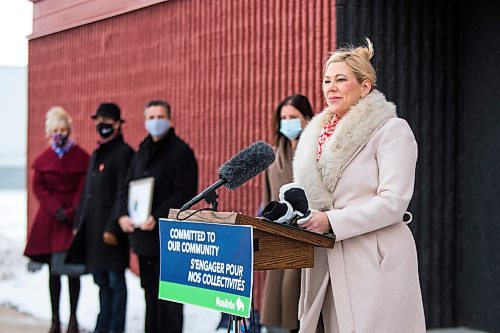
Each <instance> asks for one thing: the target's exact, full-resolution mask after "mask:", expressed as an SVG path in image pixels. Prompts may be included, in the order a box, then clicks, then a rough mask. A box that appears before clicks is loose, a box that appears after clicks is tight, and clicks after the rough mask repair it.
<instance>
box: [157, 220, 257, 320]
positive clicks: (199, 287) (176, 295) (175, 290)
mask: <svg viewBox="0 0 500 333" xmlns="http://www.w3.org/2000/svg"><path fill="white" fill-rule="evenodd" d="M160 260H161V267H160V288H159V295H158V297H159V298H160V299H165V300H170V301H175V302H178V303H184V304H193V305H198V306H203V307H206V308H210V309H213V310H217V311H220V312H225V313H228V314H233V315H236V316H240V317H246V318H248V317H250V307H251V304H252V303H251V299H252V283H253V230H252V227H251V226H244V225H228V224H216V223H203V222H186V221H177V220H170V219H160Z"/></svg>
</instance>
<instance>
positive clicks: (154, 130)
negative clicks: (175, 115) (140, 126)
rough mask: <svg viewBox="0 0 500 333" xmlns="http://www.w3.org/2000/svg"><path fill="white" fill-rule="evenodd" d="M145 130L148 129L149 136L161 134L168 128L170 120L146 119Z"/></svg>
mask: <svg viewBox="0 0 500 333" xmlns="http://www.w3.org/2000/svg"><path fill="white" fill-rule="evenodd" d="M144 126H145V127H146V131H148V133H149V134H151V136H162V135H163V134H165V133H167V131H168V129H169V128H170V120H168V119H147V120H146V121H145V122H144Z"/></svg>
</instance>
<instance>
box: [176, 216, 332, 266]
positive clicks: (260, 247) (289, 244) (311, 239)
mask: <svg viewBox="0 0 500 333" xmlns="http://www.w3.org/2000/svg"><path fill="white" fill-rule="evenodd" d="M178 211H179V210H178V209H171V210H170V212H169V214H168V218H169V219H173V220H176V219H177V213H178ZM192 213H194V211H192V210H186V211H184V212H182V213H180V214H179V218H181V219H183V218H185V217H187V216H189V215H190V214H192ZM186 221H195V222H209V223H225V224H238V225H250V226H252V228H253V247H254V267H253V268H254V270H271V269H289V268H308V267H313V266H314V247H315V246H318V247H325V248H333V246H334V244H335V235H333V234H328V235H321V234H318V233H315V232H312V231H307V230H304V229H300V228H298V227H293V226H289V225H285V224H279V223H274V222H270V221H266V220H263V219H259V218H255V217H250V216H245V215H243V214H239V213H228V212H213V211H200V212H197V213H195V214H193V215H192V216H190V217H189V218H187V219H186Z"/></svg>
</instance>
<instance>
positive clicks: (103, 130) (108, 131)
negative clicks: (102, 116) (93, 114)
mask: <svg viewBox="0 0 500 333" xmlns="http://www.w3.org/2000/svg"><path fill="white" fill-rule="evenodd" d="M96 129H97V133H99V135H100V136H102V137H103V138H109V137H110V136H111V135H113V133H114V132H115V129H114V128H113V125H112V124H106V123H99V124H97V125H96Z"/></svg>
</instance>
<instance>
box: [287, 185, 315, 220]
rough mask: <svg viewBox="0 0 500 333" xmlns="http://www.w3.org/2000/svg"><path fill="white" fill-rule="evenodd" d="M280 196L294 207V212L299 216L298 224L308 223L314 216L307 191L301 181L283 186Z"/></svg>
mask: <svg viewBox="0 0 500 333" xmlns="http://www.w3.org/2000/svg"><path fill="white" fill-rule="evenodd" d="M279 196H280V200H281V201H286V202H288V203H290V205H291V206H292V207H293V210H294V213H295V214H296V215H297V216H298V219H297V224H298V225H301V224H304V223H306V222H307V221H309V219H310V218H311V217H312V214H311V211H310V210H309V202H308V201H307V197H306V191H305V190H304V187H303V186H302V185H300V184H299V183H289V184H285V185H283V186H281V188H280V195H279Z"/></svg>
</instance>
